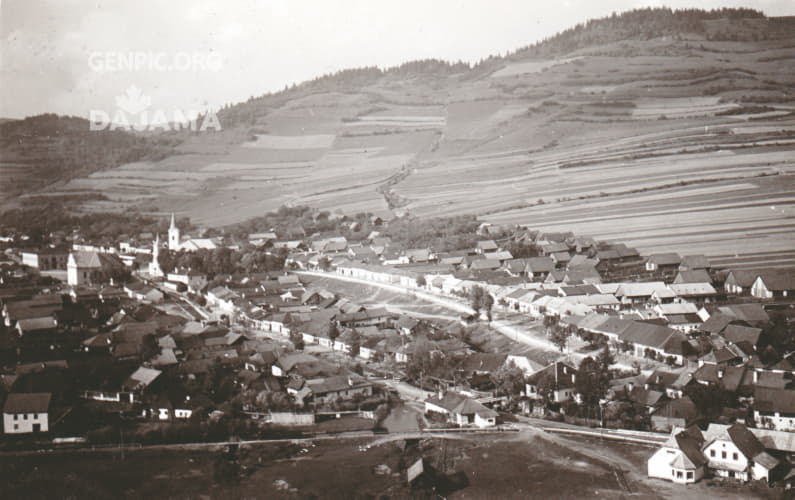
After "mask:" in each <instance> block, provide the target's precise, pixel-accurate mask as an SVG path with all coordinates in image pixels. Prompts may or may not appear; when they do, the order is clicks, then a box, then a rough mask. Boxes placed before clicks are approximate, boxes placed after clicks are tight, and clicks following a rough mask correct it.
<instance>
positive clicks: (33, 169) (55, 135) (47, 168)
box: [0, 114, 179, 203]
mask: <svg viewBox="0 0 795 500" xmlns="http://www.w3.org/2000/svg"><path fill="white" fill-rule="evenodd" d="M178 142H179V141H175V140H174V139H173V138H167V137H165V136H161V137H158V138H146V137H142V136H137V135H134V134H131V133H127V132H124V131H122V130H114V131H111V130H102V131H91V130H90V129H89V122H88V120H86V119H83V118H77V117H72V116H57V115H54V114H46V115H39V116H34V117H29V118H25V119H24V120H12V119H7V118H4V119H0V187H1V189H0V203H2V202H4V201H6V200H7V199H9V198H13V197H15V196H18V195H22V194H31V193H33V194H35V193H37V192H38V190H39V189H41V188H43V187H45V186H48V185H51V184H53V183H59V182H64V181H68V180H69V179H73V178H75V177H80V176H81V175H89V174H91V173H92V172H95V171H97V170H106V169H109V168H113V167H117V166H119V165H121V164H124V163H128V162H130V161H138V160H144V159H148V160H158V159H162V158H164V157H166V156H168V155H170V154H172V152H173V145H175V144H177V143H178ZM88 197H92V196H88ZM92 198H96V197H92Z"/></svg>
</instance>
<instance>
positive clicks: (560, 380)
mask: <svg viewBox="0 0 795 500" xmlns="http://www.w3.org/2000/svg"><path fill="white" fill-rule="evenodd" d="M576 374H577V369H576V368H574V367H573V366H571V365H569V364H567V363H564V362H562V361H556V362H554V363H552V364H550V365H547V366H546V367H544V368H542V369H541V370H539V371H537V372H535V373H533V374H531V375H530V376H529V377H528V378H527V383H529V384H534V385H537V384H538V382H540V381H541V379H542V378H545V377H550V380H552V381H553V383H554V384H555V389H567V388H570V387H574V380H575V377H576Z"/></svg>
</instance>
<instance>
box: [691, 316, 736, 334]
mask: <svg viewBox="0 0 795 500" xmlns="http://www.w3.org/2000/svg"><path fill="white" fill-rule="evenodd" d="M732 321H734V318H732V317H731V316H726V315H725V314H721V313H715V314H713V315H712V316H710V317H709V318H708V319H707V320H706V321H705V322H704V323H703V324H702V325H701V326H700V327H699V329H700V330H701V331H703V332H708V333H720V332H722V331H723V330H725V329H726V327H727V326H729V324H731V322H732Z"/></svg>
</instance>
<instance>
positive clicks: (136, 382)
mask: <svg viewBox="0 0 795 500" xmlns="http://www.w3.org/2000/svg"><path fill="white" fill-rule="evenodd" d="M161 373H163V372H161V371H160V370H154V369H152V368H146V367H143V366H141V367H139V368H138V369H137V370H135V371H134V372H133V374H132V375H130V377H129V378H128V379H127V380H126V381H125V382H124V384H122V385H123V386H124V388H125V389H129V390H132V391H137V390H140V389H145V388H147V387H149V386H150V385H151V384H152V382H154V381H155V379H156V378H157V377H159V376H160V374H161Z"/></svg>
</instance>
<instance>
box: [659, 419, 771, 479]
mask: <svg viewBox="0 0 795 500" xmlns="http://www.w3.org/2000/svg"><path fill="white" fill-rule="evenodd" d="M778 465H779V461H778V460H777V459H776V458H774V457H773V456H771V455H769V454H768V453H767V452H766V451H765V446H764V445H763V444H762V442H761V441H760V440H759V438H757V436H756V435H755V434H754V433H753V432H751V430H749V429H748V428H747V427H746V426H744V425H741V424H735V425H732V426H726V425H719V424H710V425H709V427H708V428H707V430H706V431H704V432H703V433H702V432H701V431H700V430H699V429H698V428H697V427H695V426H693V427H690V428H688V429H687V430H684V431H683V430H682V429H681V428H680V427H677V428H675V429H674V430H673V432H672V433H671V438H670V439H669V440H668V441H666V442H665V443H664V444H663V445H662V447H661V448H660V449H659V450H657V451H656V452H655V453H654V455H652V457H651V458H649V460H648V462H647V466H648V475H649V477H655V478H659V479H665V480H668V481H673V482H677V483H683V484H686V483H694V482H696V481H698V480H699V479H700V478H701V477H703V476H704V475H705V473H706V472H707V471H709V472H711V473H712V474H714V475H715V476H718V477H724V478H730V479H737V480H740V481H752V480H753V481H755V480H763V481H769V480H770V473H771V471H773V469H775V468H776V467H778Z"/></svg>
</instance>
